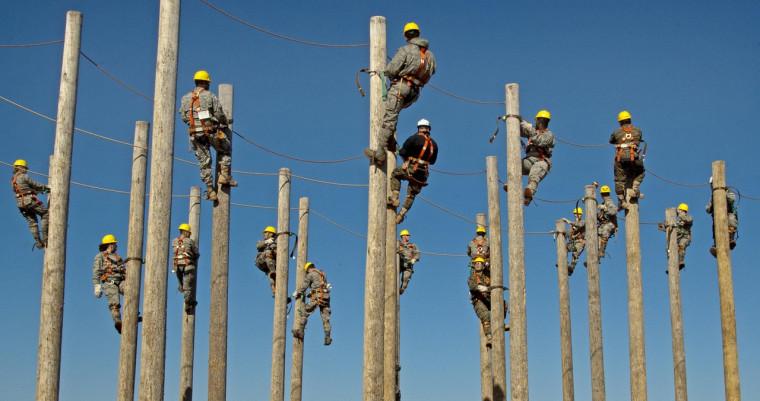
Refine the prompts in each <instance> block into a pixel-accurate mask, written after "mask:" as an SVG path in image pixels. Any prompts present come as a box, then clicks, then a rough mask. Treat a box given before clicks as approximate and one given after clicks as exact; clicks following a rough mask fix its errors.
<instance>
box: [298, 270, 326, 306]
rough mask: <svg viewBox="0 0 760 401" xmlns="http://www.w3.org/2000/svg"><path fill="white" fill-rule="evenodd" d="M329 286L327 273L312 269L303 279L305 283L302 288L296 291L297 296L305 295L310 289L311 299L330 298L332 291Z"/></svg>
mask: <svg viewBox="0 0 760 401" xmlns="http://www.w3.org/2000/svg"><path fill="white" fill-rule="evenodd" d="M328 284H329V283H328V281H327V277H326V276H325V273H324V272H323V271H322V270H319V269H317V268H316V267H312V268H309V270H307V271H306V274H305V275H304V277H303V283H301V286H300V287H298V290H296V294H297V295H303V294H304V293H305V292H306V290H307V289H308V290H309V297H310V298H314V297H317V298H319V299H326V298H330V289H329V288H328V287H327V285H328Z"/></svg>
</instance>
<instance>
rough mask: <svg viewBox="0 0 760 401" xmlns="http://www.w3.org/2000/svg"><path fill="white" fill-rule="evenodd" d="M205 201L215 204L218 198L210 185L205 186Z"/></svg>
mask: <svg viewBox="0 0 760 401" xmlns="http://www.w3.org/2000/svg"><path fill="white" fill-rule="evenodd" d="M206 199H208V200H210V201H212V202H216V201H217V200H219V198H217V197H216V190H215V189H214V187H213V186H212V185H206Z"/></svg>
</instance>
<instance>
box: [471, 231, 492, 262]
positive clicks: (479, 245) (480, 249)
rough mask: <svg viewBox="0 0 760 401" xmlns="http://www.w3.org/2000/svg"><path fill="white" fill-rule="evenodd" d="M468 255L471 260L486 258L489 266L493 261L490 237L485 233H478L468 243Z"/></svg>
mask: <svg viewBox="0 0 760 401" xmlns="http://www.w3.org/2000/svg"><path fill="white" fill-rule="evenodd" d="M467 256H469V257H470V260H472V259H475V258H477V257H481V258H483V259H485V260H486V263H485V266H486V268H488V266H489V265H490V261H491V245H490V244H489V242H488V237H486V236H485V235H476V236H475V238H473V239H472V240H471V241H470V243H469V244H467Z"/></svg>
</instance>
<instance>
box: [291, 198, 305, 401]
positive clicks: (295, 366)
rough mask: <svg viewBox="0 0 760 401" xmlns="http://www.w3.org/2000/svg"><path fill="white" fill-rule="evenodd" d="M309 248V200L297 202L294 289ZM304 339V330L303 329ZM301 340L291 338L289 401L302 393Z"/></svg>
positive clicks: (297, 308) (298, 399)
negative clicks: (296, 246) (291, 355)
mask: <svg viewBox="0 0 760 401" xmlns="http://www.w3.org/2000/svg"><path fill="white" fill-rule="evenodd" d="M308 246H309V198H307V197H303V198H301V199H299V200H298V250H297V253H296V289H298V288H300V287H301V284H302V283H303V277H304V275H305V274H306V272H304V270H303V267H304V265H305V264H306V262H307V261H308V250H309V248H308ZM294 301H295V303H296V305H295V311H296V312H294V313H293V322H294V323H293V326H295V321H296V320H298V311H300V310H301V308H303V306H304V304H303V297H301V298H299V299H295V300H294ZM304 338H306V330H305V328H304ZM302 386H303V340H301V339H300V338H295V337H294V338H293V362H292V365H291V368H290V401H301V395H302V392H303V388H302Z"/></svg>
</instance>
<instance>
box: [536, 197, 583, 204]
mask: <svg viewBox="0 0 760 401" xmlns="http://www.w3.org/2000/svg"><path fill="white" fill-rule="evenodd" d="M533 199H534V200H537V201H541V202H544V203H575V202H577V201H578V200H577V199H544V198H539V197H537V196H534V197H533Z"/></svg>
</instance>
